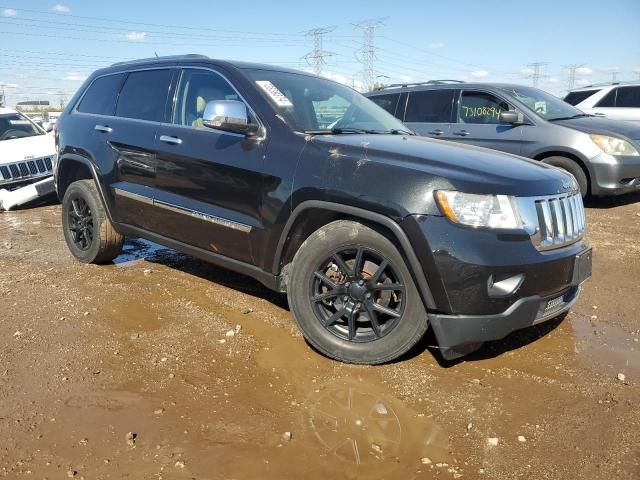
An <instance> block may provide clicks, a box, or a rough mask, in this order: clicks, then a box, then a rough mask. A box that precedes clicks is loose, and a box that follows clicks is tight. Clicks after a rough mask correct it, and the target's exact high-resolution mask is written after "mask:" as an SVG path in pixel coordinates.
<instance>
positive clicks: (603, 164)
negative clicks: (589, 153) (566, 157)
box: [589, 153, 640, 195]
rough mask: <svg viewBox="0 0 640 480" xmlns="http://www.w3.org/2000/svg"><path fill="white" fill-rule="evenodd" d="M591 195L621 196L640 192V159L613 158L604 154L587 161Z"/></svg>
mask: <svg viewBox="0 0 640 480" xmlns="http://www.w3.org/2000/svg"><path fill="white" fill-rule="evenodd" d="M589 164H590V166H591V193H593V194H594V195H622V194H625V193H632V192H640V157H632V156H619V157H614V156H612V155H608V154H606V153H601V154H599V155H598V156H596V157H594V158H592V159H590V160H589Z"/></svg>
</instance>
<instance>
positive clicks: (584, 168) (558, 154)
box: [533, 150, 592, 186]
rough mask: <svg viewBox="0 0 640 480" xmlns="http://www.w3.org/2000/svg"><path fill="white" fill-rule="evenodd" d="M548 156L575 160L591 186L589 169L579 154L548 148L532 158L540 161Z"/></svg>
mask: <svg viewBox="0 0 640 480" xmlns="http://www.w3.org/2000/svg"><path fill="white" fill-rule="evenodd" d="M549 157H565V158H569V159H571V160H573V161H574V162H576V163H577V164H578V165H579V166H580V168H582V171H583V172H584V174H585V175H586V176H587V182H588V184H589V186H591V178H592V177H591V171H590V170H589V167H588V164H587V162H585V160H584V159H583V158H582V157H580V155H578V154H577V153H574V152H568V151H566V150H548V151H544V152H541V153H538V154H537V155H536V156H535V157H533V159H534V160H538V161H541V162H542V161H544V160H545V159H546V158H549Z"/></svg>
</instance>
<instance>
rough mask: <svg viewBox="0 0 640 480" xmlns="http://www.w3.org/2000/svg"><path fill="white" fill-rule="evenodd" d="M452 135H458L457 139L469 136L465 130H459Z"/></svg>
mask: <svg viewBox="0 0 640 480" xmlns="http://www.w3.org/2000/svg"><path fill="white" fill-rule="evenodd" d="M453 134H454V135H458V136H459V137H466V136H467V135H469V132H467V131H466V130H460V131H458V132H453Z"/></svg>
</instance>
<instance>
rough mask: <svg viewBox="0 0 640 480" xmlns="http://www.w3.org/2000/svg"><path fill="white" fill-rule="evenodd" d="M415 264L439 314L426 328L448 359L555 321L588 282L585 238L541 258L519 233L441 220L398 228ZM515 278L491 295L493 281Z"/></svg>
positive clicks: (413, 220) (422, 218) (423, 218)
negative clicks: (410, 245) (419, 266)
mask: <svg viewBox="0 0 640 480" xmlns="http://www.w3.org/2000/svg"><path fill="white" fill-rule="evenodd" d="M402 226H403V228H404V229H405V231H407V233H408V234H409V237H410V239H411V241H412V243H413V245H414V249H415V251H416V254H417V255H418V258H419V259H420V261H421V263H422V267H423V271H424V273H425V276H426V278H427V283H428V285H429V288H430V289H431V290H432V292H431V293H432V295H433V298H434V300H435V302H436V310H437V311H431V312H430V313H429V320H430V325H431V327H432V328H433V330H434V333H435V336H436V339H437V340H438V344H439V345H440V348H441V349H442V353H443V356H444V357H445V358H449V359H451V358H456V357H458V356H461V355H464V354H466V353H469V352H470V351H472V350H474V349H476V348H478V347H479V346H480V345H481V344H482V342H485V341H488V340H499V339H501V338H504V337H505V336H507V335H508V334H509V333H511V332H513V331H514V330H518V329H521V328H525V327H528V326H531V325H534V324H536V323H540V322H543V321H545V320H548V319H550V318H553V317H556V316H558V315H560V314H562V313H563V312H565V311H567V310H568V309H569V308H571V305H573V303H574V302H575V301H576V299H577V298H578V294H579V286H580V284H581V283H582V282H583V281H584V280H585V279H586V278H588V277H589V276H590V275H591V249H590V248H589V245H588V242H587V241H586V238H582V239H580V240H578V241H576V242H575V243H573V244H570V245H568V246H565V247H561V248H558V249H555V250H549V251H544V252H540V251H538V250H536V249H535V247H534V246H533V243H532V242H531V238H530V237H529V236H528V235H527V234H523V233H516V232H511V233H504V232H502V233H501V232H497V231H491V230H486V229H484V230H481V229H472V228H466V227H461V226H458V225H454V224H452V223H451V222H450V221H449V220H447V219H446V218H444V217H436V216H427V215H412V216H409V217H407V218H405V220H404V221H403V223H402ZM510 278H516V279H519V281H518V282H516V283H513V284H512V286H511V288H510V289H509V291H507V292H496V291H495V290H494V289H493V286H494V285H495V283H494V280H499V279H510Z"/></svg>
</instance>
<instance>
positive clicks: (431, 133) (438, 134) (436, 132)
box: [427, 128, 444, 137]
mask: <svg viewBox="0 0 640 480" xmlns="http://www.w3.org/2000/svg"><path fill="white" fill-rule="evenodd" d="M427 133H428V134H429V135H435V136H437V137H439V136H440V135H442V134H443V133H444V132H443V131H442V130H440V129H439V128H438V129H436V130H432V131H430V132H427Z"/></svg>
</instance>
